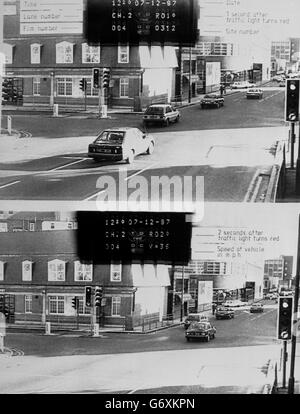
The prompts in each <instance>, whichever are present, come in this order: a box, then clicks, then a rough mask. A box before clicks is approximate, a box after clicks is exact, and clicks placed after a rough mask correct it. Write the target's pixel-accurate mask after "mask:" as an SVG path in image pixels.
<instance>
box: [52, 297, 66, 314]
mask: <svg viewBox="0 0 300 414" xmlns="http://www.w3.org/2000/svg"><path fill="white" fill-rule="evenodd" d="M49 313H50V314H52V315H53V314H55V315H57V314H62V313H65V297H64V296H49Z"/></svg>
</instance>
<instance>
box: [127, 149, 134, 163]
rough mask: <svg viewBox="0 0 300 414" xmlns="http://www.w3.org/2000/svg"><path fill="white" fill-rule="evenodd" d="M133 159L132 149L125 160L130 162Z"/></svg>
mask: <svg viewBox="0 0 300 414" xmlns="http://www.w3.org/2000/svg"><path fill="white" fill-rule="evenodd" d="M133 160H134V151H133V150H131V151H130V154H129V155H128V158H127V160H126V162H127V164H132V163H133Z"/></svg>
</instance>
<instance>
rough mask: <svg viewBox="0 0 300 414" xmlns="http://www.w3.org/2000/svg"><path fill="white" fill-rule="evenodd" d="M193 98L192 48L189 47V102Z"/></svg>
mask: <svg viewBox="0 0 300 414" xmlns="http://www.w3.org/2000/svg"><path fill="white" fill-rule="evenodd" d="M191 99H192V48H191V47H190V48H189V103H191Z"/></svg>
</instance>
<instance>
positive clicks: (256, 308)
mask: <svg viewBox="0 0 300 414" xmlns="http://www.w3.org/2000/svg"><path fill="white" fill-rule="evenodd" d="M263 311H264V307H263V304H262V303H253V304H252V305H251V306H250V313H260V312H263Z"/></svg>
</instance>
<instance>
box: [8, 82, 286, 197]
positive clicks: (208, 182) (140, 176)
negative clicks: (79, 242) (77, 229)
mask: <svg viewBox="0 0 300 414" xmlns="http://www.w3.org/2000/svg"><path fill="white" fill-rule="evenodd" d="M283 97H284V93H283V91H282V89H280V88H269V89H268V90H266V91H265V96H264V98H263V99H262V100H247V99H246V98H245V92H237V93H234V94H232V95H230V96H227V97H226V105H225V106H224V108H223V107H222V108H219V109H207V110H201V109H200V107H199V105H192V106H190V107H186V108H182V110H181V112H182V120H181V122H180V123H179V124H178V125H177V124H176V125H175V124H174V125H171V126H170V127H169V128H160V127H153V128H151V129H150V132H151V133H152V134H153V135H154V136H155V138H156V148H155V151H154V153H153V154H152V155H151V156H147V155H140V156H138V157H136V159H135V161H134V162H133V164H132V165H130V166H128V165H126V164H124V163H108V162H100V163H95V162H94V161H93V160H91V159H89V158H88V157H87V155H86V151H87V147H88V144H89V143H90V142H91V141H92V140H93V133H95V131H96V130H99V123H101V126H102V127H103V125H106V124H107V125H108V126H111V125H113V124H115V123H117V125H120V124H122V125H128V124H130V125H134V124H137V125H138V126H140V116H139V115H137V116H136V115H118V116H119V117H120V118H119V119H117V120H104V124H102V122H103V121H102V120H95V119H77V118H76V117H72V119H70V118H63V119H54V118H50V117H49V118H46V119H45V116H39V115H37V116H32V117H30V116H28V117H24V116H17V119H18V122H20V125H19V126H20V128H22V129H26V127H27V126H28V127H29V125H26V124H28V123H29V122H31V124H30V127H31V128H32V130H33V131H34V130H36V131H37V133H41V132H42V131H44V132H45V134H46V135H45V137H47V139H45V138H30V139H23V141H21V140H19V141H18V145H19V147H20V148H19V150H17V149H16V150H15V151H14V152H11V153H10V154H7V157H8V159H9V161H8V160H5V154H2V157H0V160H1V161H2V162H0V199H2V200H11V199H12V200H74V201H83V200H85V201H90V200H92V201H96V200H98V199H99V196H100V198H101V197H102V195H103V185H102V186H101V184H99V182H101V183H103V181H102V180H103V177H106V176H110V177H111V178H112V179H113V180H114V182H115V183H116V187H117V190H119V189H120V187H121V186H122V185H123V186H124V185H125V184H126V187H127V189H128V195H130V194H132V193H134V191H135V190H136V188H137V187H136V186H137V184H136V182H137V180H139V181H141V180H142V181H143V182H144V183H146V184H145V185H146V186H147V188H146V189H145V188H143V192H142V199H143V197H145V200H149V194H151V197H152V199H154V200H156V199H157V198H158V197H160V196H159V190H158V189H157V188H154V189H153V188H152V187H153V185H152V181H151V179H152V178H153V177H156V178H157V179H159V178H161V177H162V176H167V177H168V178H169V179H172V178H174V177H179V178H180V180H182V183H183V178H184V177H193V182H192V196H193V201H195V200H196V201H199V200H201V199H203V196H204V200H205V201H244V200H245V197H246V195H247V192H248V190H249V186H251V183H252V180H253V178H254V176H255V174H257V173H258V171H262V172H263V173H264V174H266V175H267V174H269V173H270V171H271V167H272V165H273V164H274V148H276V143H277V142H278V141H281V140H285V139H286V136H287V129H286V127H285V126H283V121H282V113H283ZM48 121H49V123H51V122H52V123H53V124H52V126H50V124H49V127H48V126H47V125H48V124H47V123H48ZM69 122H70V123H69ZM95 123H96V124H97V126H98V128H96V127H95ZM54 126H55V127H54ZM41 128H42V129H41ZM44 128H45V129H44ZM75 130H76V132H75ZM70 133H71V134H75V135H73V138H70V137H69V138H68V136H69V135H68V134H70ZM88 134H91V135H88ZM33 135H34V134H33ZM61 135H63V137H61V138H55V137H57V136H61ZM51 137H52V138H53V139H50V138H51ZM30 145H31V146H30ZM13 150H14V148H13ZM9 156H10V158H9ZM13 160H15V161H13ZM124 175H125V176H124ZM101 177H102V178H101ZM196 177H204V189H203V185H202V187H201V188H200V189H199V186H198V187H197V186H196ZM99 178H101V179H100V181H99ZM133 178H134V180H132V179H133ZM145 180H146V181H145ZM151 186H152V187H151ZM130 187H131V189H130ZM203 190H204V193H203ZM172 191H173V189H172V188H171V196H173V193H172ZM174 191H175V190H174ZM202 193H203V194H202ZM182 194H183V191H182V193H181V194H180V196H181V197H183V196H182ZM139 195H140V194H139ZM176 197H178V195H177V193H176V196H175V198H176ZM196 197H197V199H196ZM113 198H114V199H116V198H118V194H116V195H113ZM162 198H163V196H162ZM133 201H134V200H133Z"/></svg>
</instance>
